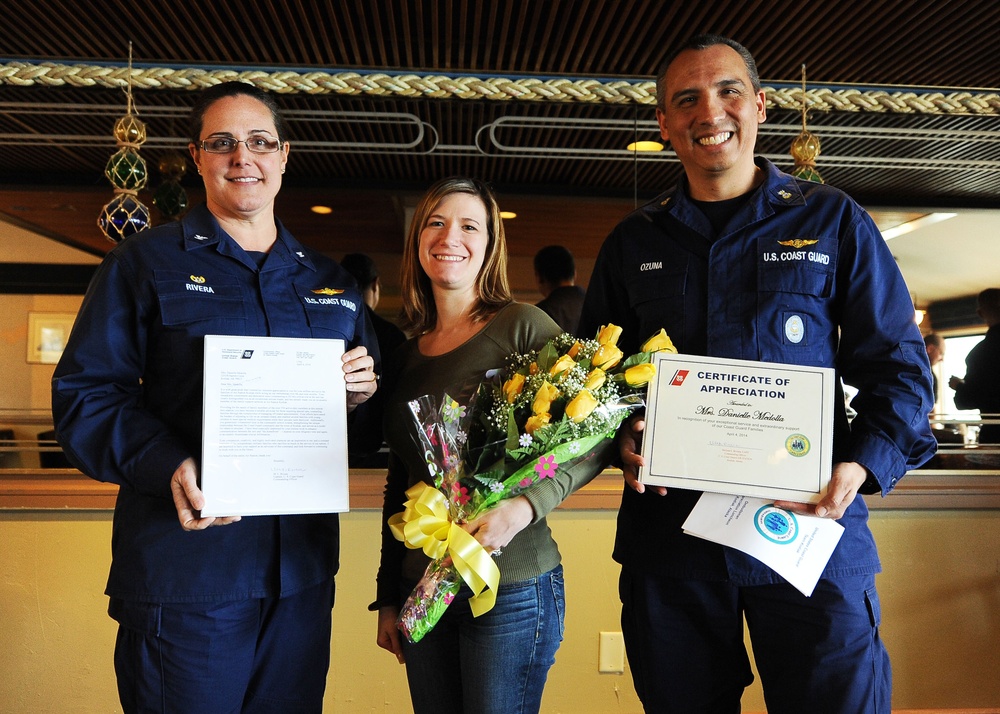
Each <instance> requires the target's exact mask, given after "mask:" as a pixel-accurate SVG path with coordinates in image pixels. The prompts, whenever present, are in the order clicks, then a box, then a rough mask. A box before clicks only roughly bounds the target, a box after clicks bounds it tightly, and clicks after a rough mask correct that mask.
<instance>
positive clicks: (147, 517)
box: [52, 206, 378, 712]
mask: <svg viewBox="0 0 1000 714" xmlns="http://www.w3.org/2000/svg"><path fill="white" fill-rule="evenodd" d="M258 262H259V263H260V264H259V265H258ZM331 291H343V292H341V293H339V294H337V293H332V292H331ZM324 294H326V295H329V294H337V298H338V299H336V300H329V299H318V298H322V297H323V296H324ZM207 334H222V335H250V336H278V337H317V338H336V339H343V340H345V342H346V346H347V349H350V348H352V347H354V346H357V345H364V346H365V347H366V348H367V349H368V352H369V353H370V354H371V355H372V356H373V357H374V359H375V361H376V364H377V363H378V347H377V344H376V341H375V337H374V333H373V332H372V329H371V326H370V324H369V322H368V318H367V317H366V314H365V310H364V303H363V302H362V300H361V294H360V292H359V291H358V289H357V287H356V285H355V283H354V279H353V278H352V277H351V276H350V275H349V274H348V273H347V272H346V271H344V270H343V269H341V268H340V266H339V265H337V264H336V263H335V262H334V261H333V260H331V259H329V258H326V257H324V256H323V255H322V254H320V253H318V252H316V251H314V250H311V249H309V248H307V247H305V246H303V245H301V244H300V243H298V242H297V241H296V240H295V239H294V238H293V237H292V236H291V235H290V234H289V233H288V231H286V230H285V229H284V227H283V226H282V225H281V224H280V223H278V224H277V240H276V242H275V243H274V245H273V246H272V248H271V250H270V252H268V253H267V254H266V255H264V254H259V255H257V259H255V258H254V257H253V256H252V255H251V254H248V253H247V252H245V251H244V250H243V249H242V248H241V247H240V246H239V245H238V244H237V243H236V242H235V241H234V240H233V239H232V238H231V237H230V236H229V235H227V234H226V233H225V232H224V231H223V230H222V229H221V228H220V227H219V224H218V223H217V222H216V220H215V218H214V217H213V216H212V214H211V213H210V212H209V211H208V209H207V208H206V207H205V206H199V207H197V208H195V209H193V210H192V211H190V212H189V213H188V215H187V216H186V217H185V218H184V219H183V220H182V221H180V222H176V223H170V224H167V225H164V226H160V227H157V228H153V229H151V230H147V231H144V232H141V233H139V234H137V235H135V236H132V237H130V238H128V239H127V240H125V241H123V242H122V243H121V244H120V245H118V246H116V247H115V248H114V249H113V250H112V251H111V252H110V253H109V254H108V256H107V257H106V259H105V260H104V262H103V263H102V264H101V266H100V268H99V269H98V271H97V273H96V275H95V277H94V279H93V281H92V283H91V285H90V287H89V289H88V291H87V295H86V297H85V298H84V301H83V305H82V307H81V309H80V312H79V315H78V317H77V321H76V324H75V326H74V329H73V331H72V334H71V336H70V339H69V341H68V343H67V345H66V350H65V352H64V354H63V357H62V359H61V360H60V362H59V365H58V366H57V368H56V370H55V375H54V377H53V397H52V411H53V417H54V420H55V427H56V432H57V435H58V439H59V443H60V444H61V445H62V447H63V449H64V450H65V451H66V454H67V456H68V457H69V459H70V461H71V462H72V463H73V464H74V465H76V466H77V467H78V468H79V469H80V470H81V471H83V472H84V473H85V474H87V475H88V476H90V477H92V478H95V479H97V480H100V481H106V482H111V483H116V484H118V485H119V486H120V489H119V493H118V499H117V503H116V505H115V513H114V525H113V531H112V542H111V547H112V564H111V573H110V576H109V579H108V585H107V590H106V593H107V594H108V595H109V596H110V597H111V604H110V607H109V612H110V614H111V615H112V617H114V618H115V619H116V620H117V621H118V622H119V624H120V629H119V643H118V648H119V652H118V653H117V654H116V669H117V670H118V673H119V688H120V690H121V691H122V695H123V696H122V699H123V705H124V706H126V707H127V706H128V704H126V699H129V700H131V701H134V702H142V701H144V700H145V699H149V698H156V697H157V696H161V697H162V699H163V701H164V702H167V703H166V705H165V708H164V709H163V711H181V710H183V711H186V712H194V711H213V712H216V711H229V710H230V708H231V706H230V704H229V703H228V700H225V699H224V696H228V690H229V689H230V688H235V689H236V690H239V689H240V687H241V686H242V687H244V688H247V687H249V689H250V690H251V692H256V693H257V696H258V697H259V698H260V699H261V700H264V699H266V698H267V697H270V696H278V695H276V694H275V693H274V691H269V690H268V686H269V684H271V683H268V682H263V681H261V680H260V679H256V680H253V681H250V682H249V683H248V682H247V679H248V677H250V678H252V677H258V676H259V675H258V674H256V673H254V672H253V662H254V654H255V650H254V648H257V647H261V648H270V649H269V651H268V652H267V656H268V658H269V659H270V660H271V662H270V663H269V664H268V666H269V667H271V666H272V665H274V666H277V663H279V662H280V663H284V664H285V669H287V670H291V671H281V670H275V669H272V671H273V672H278V674H277V675H276V676H277V677H278V678H284V682H281V681H278V682H274V683H273V684H276V685H279V686H278V687H277V691H278V692H280V693H281V694H280V696H288V697H291V700H289V701H287V702H281V703H280V704H279V703H277V700H275V701H274V702H272V705H273V707H272V710H273V711H319V708H318V707H321V706H322V695H323V686H325V679H326V671H327V668H328V662H329V644H330V642H329V638H330V609H331V608H332V605H333V578H334V575H335V574H336V572H337V569H338V565H339V562H338V558H339V541H340V535H339V520H338V517H337V515H336V514H317V515H294V516H275V517H247V518H243V519H242V520H241V521H239V522H238V523H234V524H232V525H228V526H225V527H217V528H208V529H206V530H204V531H199V532H186V531H184V530H183V529H182V528H181V526H180V523H179V522H178V518H177V511H176V509H175V506H174V502H173V499H172V496H171V491H170V479H171V476H172V475H173V473H174V471H175V470H176V469H177V467H178V466H179V465H180V463H181V462H182V461H184V460H185V459H187V458H189V457H193V458H194V459H195V461H200V455H201V433H202V383H203V378H202V370H203V354H204V349H203V342H204V340H203V338H204V336H205V335H207ZM330 369H331V370H339V369H342V365H341V364H331V365H330ZM363 413H364V406H362V407H359V408H358V409H357V410H356V411H355V412H354V414H352V415H351V416H352V421H353V426H352V433H353V432H354V431H356V430H357V428H360V427H362V426H363V425H364V424H363V422H364V416H363ZM296 599H297V600H296ZM289 602H297V603H298V604H297V605H296V606H295V607H296V609H297V612H291V613H289V612H287V608H285V607H283V606H284V605H286V604H287V603H289ZM237 613H238V614H237ZM247 617H249V618H251V619H252V620H253V622H254V627H253V630H252V631H251V632H247V631H245V628H244V631H237V629H238V628H237V627H236V623H237V621H239V622H240V623H244V622H245V620H246V618H247ZM237 618H242V619H239V620H237ZM258 621H259V622H260V623H262V624H261V625H260V626H259V628H258V626H257V622H258ZM171 623H173V624H174V625H177V627H178V631H180V632H182V633H185V632H196V633H201V634H203V635H204V639H205V640H211V642H213V643H216V644H213V645H212V647H215V648H216V649H207V648H208V647H209V645H208V644H207V643H203V642H196V641H194V640H188V641H186V642H181V641H180V640H181V639H183V638H182V637H179V636H177V635H176V633H174V632H171V631H170V627H171V626H172V625H171ZM265 623H266V624H275V626H276V627H280V628H281V632H280V633H279V634H280V636H274V635H273V633H272V634H267V633H264V634H262V630H263V628H264V627H265ZM240 627H244V625H243V624H241V625H240ZM324 627H325V629H324ZM225 628H229V631H224V629H225ZM184 636H186V634H185V635H184ZM136 637H138V638H140V639H139V642H142V639H141V638H148V639H147V640H145V644H136V643H135V640H134V638H136ZM128 638H133V640H128ZM126 640H128V641H126ZM129 642H132V645H131V646H132V650H128V649H127V648H128V647H129V646H130V645H129ZM240 642H242V643H244V644H245V645H246V646H247V647H249V648H250V649H249V655H247V654H246V651H243V652H240V651H236V649H234V648H236V647H238V646H241V645H239V644H237V643H240ZM143 647H144V648H146V655H145V656H148V657H149V659H148V661H145V662H140V661H136V660H137V658H138V659H141V658H142V657H143V656H144V655H142V654H140V653H139V650H140V649H141V648H143ZM185 647H188V649H185ZM171 648H173V649H171ZM256 656H257V658H258V661H259V658H260V656H261V654H260V652H258V653H257V655H256ZM170 657H173V658H174V659H175V661H173V662H171V661H170V660H169V658H170ZM248 657H249V659H248ZM171 668H175V669H171ZM265 669H266V668H265ZM161 670H162V672H161ZM191 671H201V672H202V673H203V674H204V677H205V678H204V681H202V682H200V683H198V682H194V681H187V680H185V676H186V675H187V674H190V672H191ZM161 674H162V677H161ZM213 674H214V677H213ZM161 679H162V681H161ZM300 680H301V681H302V685H301V691H296V689H295V685H296V683H297V682H300ZM177 682H181V683H182V684H183V685H184V686H183V687H181V689H183V690H185V691H181V692H173V693H171V692H169V691H167V692H161V693H159V694H157V693H155V692H153V693H151V692H150V691H149V690H150V688H153V689H155V688H156V687H159V686H162V687H165V688H169V687H170V686H171V684H172V683H173V684H175V685H176V684H177ZM223 682H224V683H225V686H223V684H222V683H223ZM199 687H200V688H199ZM317 687H318V688H319V689H318V699H317V697H316V688H317ZM130 688H131V689H130ZM126 690H128V691H126ZM183 696H188V697H189V698H190V700H191V701H190V702H185V700H183V699H181V697H183ZM172 697H176V698H173V699H172ZM213 697H219V698H218V699H214V698H213ZM240 699H242V695H240ZM170 702H174V703H173V704H171V703H170ZM304 702H309V703H308V704H305V703H304ZM317 702H318V704H317ZM236 706H237V708H236V711H239V706H242V702H241V701H237V702H236ZM136 707H137V708H136V710H142V711H145V709H142V705H141V704H137V705H136ZM250 709H251V708H246V709H244V711H248V710H250ZM260 710H261V711H266V710H267V707H264V708H262V709H260ZM157 711H160V709H157Z"/></svg>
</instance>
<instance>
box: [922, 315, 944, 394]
mask: <svg viewBox="0 0 1000 714" xmlns="http://www.w3.org/2000/svg"><path fill="white" fill-rule="evenodd" d="M924 349H925V350H926V351H927V361H928V362H930V363H931V379H932V380H933V385H934V403H935V404H937V401H938V398H939V396H940V395H939V394H938V377H937V372H935V371H934V367H935V365H939V364H941V363H942V362H944V338H943V337H941V335H939V334H937V333H936V332H931V333H929V334H926V335H924Z"/></svg>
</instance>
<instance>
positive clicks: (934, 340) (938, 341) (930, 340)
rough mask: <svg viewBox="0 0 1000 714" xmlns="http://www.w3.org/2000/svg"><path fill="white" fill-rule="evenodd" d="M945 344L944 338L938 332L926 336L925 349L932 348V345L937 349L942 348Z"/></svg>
mask: <svg viewBox="0 0 1000 714" xmlns="http://www.w3.org/2000/svg"><path fill="white" fill-rule="evenodd" d="M943 344H944V338H943V337H941V335H939V334H938V333H936V332H929V333H927V334H926V335H924V347H930V346H931V345H934V346H935V347H938V348H940V347H941V345H943Z"/></svg>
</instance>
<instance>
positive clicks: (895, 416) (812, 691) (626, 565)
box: [580, 35, 936, 714]
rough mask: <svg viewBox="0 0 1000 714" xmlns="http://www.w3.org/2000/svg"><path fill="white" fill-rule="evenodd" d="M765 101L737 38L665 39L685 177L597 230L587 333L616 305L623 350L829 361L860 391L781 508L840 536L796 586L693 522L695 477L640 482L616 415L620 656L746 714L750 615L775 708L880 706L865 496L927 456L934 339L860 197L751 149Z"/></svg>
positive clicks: (879, 646) (664, 72) (652, 676)
mask: <svg viewBox="0 0 1000 714" xmlns="http://www.w3.org/2000/svg"><path fill="white" fill-rule="evenodd" d="M765 106H766V97H765V93H764V90H763V89H762V88H761V85H760V80H759V77H758V74H757V68H756V65H755V63H754V60H753V57H752V56H751V55H750V53H749V52H748V51H747V50H746V48H744V47H743V46H742V45H740V44H738V43H736V42H734V41H733V40H731V39H728V38H725V37H720V36H717V35H709V36H700V37H696V38H694V39H692V40H689V41H688V42H686V43H685V44H683V45H681V46H680V47H679V48H678V49H677V50H676V51H675V52H674V53H673V54H671V55H670V57H669V58H668V59H667V61H666V63H665V64H664V65H663V68H662V69H661V71H660V72H659V74H658V76H657V109H656V116H657V120H658V122H659V125H660V133H661V135H662V136H663V138H664V139H665V140H668V141H669V142H670V143H671V146H672V148H673V149H674V151H675V152H676V153H677V157H678V159H679V160H680V162H681V164H682V167H683V175H682V177H681V179H680V181H679V183H678V184H677V186H676V187H674V188H672V189H670V190H668V191H667V192H666V193H664V194H662V195H660V196H658V197H657V198H656V199H654V200H653V201H652V202H650V203H648V204H646V205H645V206H643V207H641V208H639V209H638V210H637V211H635V212H633V213H632V214H631V215H629V216H628V217H626V218H625V219H624V220H623V221H622V222H621V223H620V224H619V225H618V226H617V227H616V228H615V229H614V230H613V231H612V233H611V235H610V236H609V237H608V239H607V240H606V241H605V243H604V246H603V247H602V248H601V251H600V254H599V256H598V258H597V262H596V265H595V267H594V272H593V274H592V276H591V279H590V282H589V284H588V287H587V299H586V301H585V303H584V307H583V315H582V317H581V321H580V332H581V333H582V334H588V333H589V332H590V331H593V330H595V329H596V328H597V327H598V326H600V325H601V324H604V323H607V322H610V321H613V322H614V323H615V324H617V325H621V326H622V328H623V333H622V334H623V335H625V336H628V338H627V339H623V340H622V342H621V343H620V344H619V347H620V348H621V349H622V351H623V352H625V353H626V354H628V353H630V352H633V351H635V348H636V347H637V344H636V343H635V342H634V340H635V339H636V337H637V336H639V335H648V334H651V333H653V332H655V331H657V330H659V329H660V328H665V329H666V332H667V334H669V335H670V337H671V338H672V339H673V342H674V344H675V345H676V346H677V349H678V350H679V351H680V352H681V353H684V354H689V355H707V356H711V357H722V358H734V359H747V360H755V361H762V362H775V363H787V364H800V365H809V366H814V367H829V368H833V369H835V370H836V371H837V375H838V377H840V379H838V380H837V382H838V384H839V383H840V381H841V379H842V380H843V382H844V383H847V384H850V385H852V386H854V387H856V388H857V389H858V394H857V396H856V397H855V398H854V400H853V402H852V405H853V407H854V408H855V409H856V411H857V416H856V417H855V418H854V420H853V422H850V423H848V420H847V416H846V405H845V403H844V399H843V395H842V393H838V395H837V398H836V399H835V400H834V411H835V417H834V425H833V461H834V463H833V465H832V469H833V470H832V480H831V481H830V484H829V487H828V490H827V492H826V494H825V495H824V496H823V497H822V499H821V500H820V501H819V502H818V503H816V504H812V505H808V504H803V503H791V502H787V501H784V502H778V503H777V504H776V505H777V506H778V507H780V508H785V509H787V510H791V511H794V512H796V513H801V514H809V515H814V516H819V517H822V518H830V519H835V520H837V521H838V522H839V523H840V524H841V525H843V526H844V533H843V536H842V538H841V539H840V541H839V544H838V545H837V548H836V550H835V551H834V553H833V556H832V557H831V559H830V561H829V563H828V564H827V566H826V568H825V570H824V572H823V575H822V577H821V579H820V581H819V583H818V584H817V586H816V589H815V591H814V592H813V594H812V596H811V597H806V596H804V595H803V594H802V593H801V592H799V591H798V590H796V589H795V588H794V587H792V586H791V585H790V584H788V583H787V582H786V581H784V580H783V579H782V578H781V577H780V576H778V575H777V574H776V573H775V572H774V571H772V570H771V569H769V568H768V567H766V566H765V565H763V564H762V563H761V562H760V561H757V560H755V559H754V558H752V557H750V556H749V555H746V554H745V553H742V552H740V551H737V550H734V549H730V548H727V547H724V546H721V545H719V544H716V543H713V542H710V541H707V540H702V539H699V538H696V537H694V536H691V535H687V534H685V533H684V531H683V530H682V527H681V524H682V523H684V520H685V519H686V517H687V516H688V514H689V513H690V511H691V509H692V507H693V506H694V504H695V503H696V502H697V501H698V499H699V497H700V496H701V492H699V491H696V490H686V489H678V488H671V489H670V490H669V491H668V490H667V489H665V488H662V487H652V486H646V485H644V484H643V483H641V482H640V481H639V480H638V479H637V477H636V472H637V469H638V467H639V466H640V465H641V464H642V463H643V459H642V456H641V455H640V453H639V448H638V446H639V440H640V438H641V435H642V429H643V427H644V421H643V418H642V417H635V418H632V419H630V420H627V421H626V422H625V423H624V424H623V426H622V428H621V429H620V430H619V444H620V458H621V463H622V470H623V473H624V476H625V488H624V491H623V495H622V504H621V510H620V511H619V515H618V532H617V537H616V540H615V547H614V558H615V559H616V560H617V561H618V562H619V563H621V565H622V570H621V580H620V585H619V591H620V593H621V599H622V631H623V633H624V635H625V645H626V653H627V655H628V660H629V664H630V666H631V670H632V676H633V680H634V682H635V687H636V690H637V692H638V694H639V698H640V699H641V700H642V703H643V706H644V707H645V710H646V711H647V712H656V713H657V714H670V713H671V712H682V713H683V714H695V713H697V712H703V713H706V714H707V713H709V712H710V713H712V714H721V713H725V712H731V713H732V714H737V713H738V712H739V711H740V698H741V696H742V695H743V692H744V689H745V688H746V687H747V686H748V685H749V684H750V683H751V682H752V681H753V674H752V671H751V667H750V662H749V658H748V656H747V652H746V647H745V645H744V634H743V633H744V622H745V623H746V626H747V627H748V629H749V633H750V639H751V641H752V643H753V651H754V656H755V661H756V665H757V669H758V671H759V673H760V677H761V683H762V685H763V690H764V699H765V702H766V704H767V710H768V712H770V713H771V714H782V713H784V714H788V713H792V712H796V713H797V712H803V711H810V712H824V713H831V712H837V713H840V714H864V713H868V714H874V713H875V712H888V711H889V707H890V695H891V670H890V664H889V656H888V654H887V652H886V650H885V647H884V646H883V643H882V640H881V638H880V636H879V626H880V624H881V623H880V618H881V613H880V609H879V601H878V595H877V592H876V590H875V573H876V572H878V571H879V568H880V565H879V559H878V553H877V551H876V548H875V541H874V538H873V537H872V533H871V531H870V529H869V527H868V509H867V507H866V505H865V502H864V500H863V499H862V498H860V497H859V496H858V494H859V493H878V492H881V493H882V494H883V495H885V494H887V493H888V492H889V491H891V490H892V489H893V487H895V486H896V484H897V483H898V482H899V479H901V478H902V477H903V476H904V475H905V474H906V472H907V471H908V470H910V469H914V468H917V467H919V466H920V465H921V464H923V463H925V462H926V461H927V460H928V459H929V458H930V457H931V456H932V455H933V453H934V450H935V448H936V445H935V441H934V438H933V437H932V436H931V434H930V424H929V423H928V412H929V411H930V408H931V404H932V402H933V398H932V395H931V379H930V373H929V372H930V370H929V366H928V363H927V355H926V353H925V351H924V348H923V344H922V342H921V339H920V333H919V331H918V329H917V326H916V324H914V321H913V304H912V302H911V301H910V295H909V292H908V290H907V288H906V284H905V283H904V281H903V278H902V276H901V275H900V273H899V270H898V268H897V267H896V265H895V262H894V261H893V257H892V255H891V254H890V253H889V251H888V249H887V248H886V245H885V241H884V240H882V237H881V235H880V233H879V231H878V228H877V227H876V226H875V224H874V222H873V221H872V220H871V218H870V217H869V216H868V214H867V213H866V212H865V211H864V209H862V208H861V207H860V206H858V205H857V204H856V203H855V202H854V201H852V200H851V199H850V198H849V197H848V196H846V195H845V194H843V193H842V192H840V191H838V190H837V189H835V188H832V187H830V186H826V185H822V184H817V183H810V182H808V181H801V180H798V179H795V178H794V177H792V176H790V175H788V174H785V173H783V172H781V171H779V170H778V169H777V167H775V166H774V165H773V164H772V163H770V162H769V161H767V160H766V159H763V158H755V156H754V147H755V144H756V139H757V128H758V125H759V124H760V123H762V122H763V121H764V120H765V118H766V113H765ZM838 391H839V390H838ZM818 408H819V405H817V409H818Z"/></svg>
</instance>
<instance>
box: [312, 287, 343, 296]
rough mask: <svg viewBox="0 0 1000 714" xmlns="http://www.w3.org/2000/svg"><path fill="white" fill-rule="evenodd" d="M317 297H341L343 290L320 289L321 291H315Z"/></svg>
mask: <svg viewBox="0 0 1000 714" xmlns="http://www.w3.org/2000/svg"><path fill="white" fill-rule="evenodd" d="M313 292H314V293H316V294H317V295H340V294H341V293H342V292H344V291H343V290H337V289H336V288H320V289H319V290H313Z"/></svg>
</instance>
